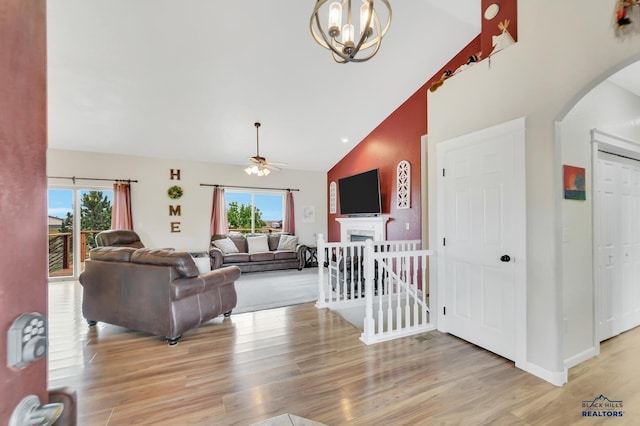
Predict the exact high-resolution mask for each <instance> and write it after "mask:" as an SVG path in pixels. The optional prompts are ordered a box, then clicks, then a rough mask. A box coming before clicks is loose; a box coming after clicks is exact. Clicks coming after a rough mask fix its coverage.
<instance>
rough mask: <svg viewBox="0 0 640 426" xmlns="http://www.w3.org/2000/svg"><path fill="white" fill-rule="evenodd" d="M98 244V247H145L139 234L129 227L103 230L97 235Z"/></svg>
mask: <svg viewBox="0 0 640 426" xmlns="http://www.w3.org/2000/svg"><path fill="white" fill-rule="evenodd" d="M96 244H97V246H98V247H133V248H143V247H144V244H142V241H140V237H139V236H138V234H136V233H135V232H134V231H130V230H128V229H109V230H107V231H102V232H100V233H99V234H98V235H96Z"/></svg>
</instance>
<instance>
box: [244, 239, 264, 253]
mask: <svg viewBox="0 0 640 426" xmlns="http://www.w3.org/2000/svg"><path fill="white" fill-rule="evenodd" d="M247 247H248V248H249V254H252V253H264V252H268V251H269V243H268V242H267V236H266V235H259V236H256V237H247Z"/></svg>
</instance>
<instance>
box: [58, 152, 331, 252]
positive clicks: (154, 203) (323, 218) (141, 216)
mask: <svg viewBox="0 0 640 426" xmlns="http://www.w3.org/2000/svg"><path fill="white" fill-rule="evenodd" d="M171 169H180V175H181V180H180V181H179V182H178V181H175V180H170V178H169V177H170V170H171ZM47 175H48V176H77V177H92V178H106V179H135V180H138V181H139V182H138V183H134V184H132V188H131V193H132V210H133V222H134V228H135V230H136V232H138V234H139V235H140V238H141V239H142V241H143V243H144V244H145V245H146V246H147V247H174V248H178V249H180V248H183V249H200V248H202V249H207V248H208V246H209V223H210V218H211V203H212V196H213V188H212V187H203V186H200V184H201V183H208V184H221V185H242V186H255V187H273V188H297V189H300V191H299V192H294V193H293V197H294V204H295V209H296V217H295V221H296V234H297V235H298V236H299V238H300V241H301V242H302V243H307V244H310V243H315V235H316V234H318V233H324V234H326V232H327V231H326V226H327V225H326V224H327V206H326V204H327V194H326V179H327V176H326V173H324V172H304V171H298V170H289V169H285V170H282V171H281V172H274V173H272V174H270V175H269V176H267V177H263V178H257V177H251V176H248V175H247V174H246V173H245V172H244V171H243V167H241V166H230V165H222V164H212V163H204V162H194V161H178V160H165V159H156V158H145V157H133V156H126V155H111V154H99V153H90V152H80V151H65V150H56V149H49V150H48V152H47ZM77 182H78V185H80V186H90V187H95V186H96V185H103V186H105V185H106V187H112V183H109V182H95V181H77ZM70 183H71V182H70V181H69V180H56V179H49V184H50V185H69V184H70ZM176 184H179V185H180V186H181V187H182V188H183V190H184V196H183V197H182V198H180V200H178V201H174V200H171V199H169V197H168V196H167V189H168V188H169V187H171V186H173V185H176ZM177 204H179V205H180V206H181V213H182V216H181V217H179V218H177V217H175V216H169V205H177ZM305 206H314V208H315V221H314V222H313V223H306V222H303V218H302V211H303V207H305ZM176 220H178V221H180V222H181V224H180V228H181V232H179V233H172V232H171V228H170V222H171V221H176Z"/></svg>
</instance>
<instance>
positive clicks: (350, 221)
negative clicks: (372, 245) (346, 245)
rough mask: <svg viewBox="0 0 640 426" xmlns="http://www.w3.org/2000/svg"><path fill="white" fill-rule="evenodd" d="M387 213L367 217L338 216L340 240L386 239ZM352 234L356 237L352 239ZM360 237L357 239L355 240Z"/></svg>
mask: <svg viewBox="0 0 640 426" xmlns="http://www.w3.org/2000/svg"><path fill="white" fill-rule="evenodd" d="M389 219H390V217H389V216H388V215H380V216H367V217H338V218H336V220H337V221H338V222H339V223H340V241H342V242H349V241H362V240H363V239H364V240H367V239H372V240H374V241H385V240H386V239H387V221H388V220H389ZM352 236H354V237H355V238H356V239H352ZM358 238H360V239H359V240H357V239H358Z"/></svg>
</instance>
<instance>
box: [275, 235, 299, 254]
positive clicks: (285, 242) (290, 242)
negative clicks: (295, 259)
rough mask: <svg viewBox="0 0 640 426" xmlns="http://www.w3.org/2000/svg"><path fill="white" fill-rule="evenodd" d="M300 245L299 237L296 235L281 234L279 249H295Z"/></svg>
mask: <svg viewBox="0 0 640 426" xmlns="http://www.w3.org/2000/svg"><path fill="white" fill-rule="evenodd" d="M297 246H298V237H296V236H295V235H281V236H280V242H279V243H278V250H295V249H296V247H297Z"/></svg>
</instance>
